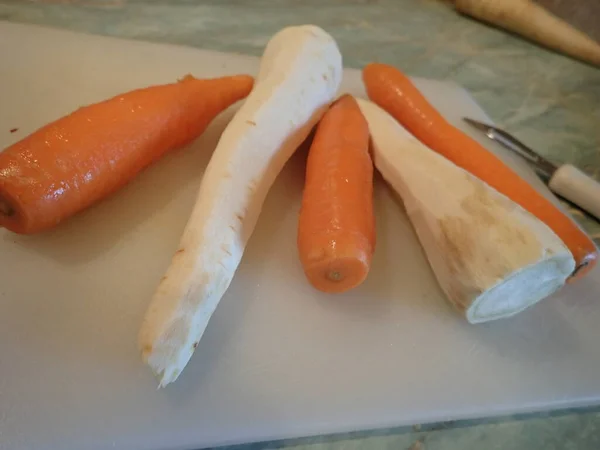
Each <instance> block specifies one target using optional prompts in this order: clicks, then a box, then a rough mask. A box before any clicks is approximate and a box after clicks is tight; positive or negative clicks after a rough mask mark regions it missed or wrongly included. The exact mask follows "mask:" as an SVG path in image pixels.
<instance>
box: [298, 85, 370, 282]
mask: <svg viewBox="0 0 600 450" xmlns="http://www.w3.org/2000/svg"><path fill="white" fill-rule="evenodd" d="M374 249H375V216H374V213H373V162H372V161H371V157H370V155H369V127H368V126H367V122H366V120H365V118H364V117H363V115H362V113H361V112H360V108H359V107H358V104H357V103H356V100H355V99H354V98H353V97H352V96H350V95H344V96H343V97H341V98H340V99H339V100H337V101H336V102H335V103H334V104H333V105H332V106H331V108H330V109H329V110H328V111H327V112H326V113H325V115H324V116H323V118H322V119H321V122H320V123H319V125H318V127H317V133H316V135H315V138H314V140H313V142H312V145H311V147H310V151H309V153H308V161H307V167H306V183H305V186H304V193H303V196H302V208H301V210H300V218H299V221H298V252H299V255H300V260H301V262H302V266H303V267H304V273H305V274H306V277H307V278H308V280H309V281H310V283H311V284H312V285H313V286H314V287H315V288H317V289H319V290H321V291H323V292H330V293H339V292H345V291H347V290H350V289H352V288H355V287H356V286H358V285H360V284H361V283H362V282H363V281H364V280H365V278H366V277H367V275H368V273H369V267H370V265H371V259H372V256H373V251H374Z"/></svg>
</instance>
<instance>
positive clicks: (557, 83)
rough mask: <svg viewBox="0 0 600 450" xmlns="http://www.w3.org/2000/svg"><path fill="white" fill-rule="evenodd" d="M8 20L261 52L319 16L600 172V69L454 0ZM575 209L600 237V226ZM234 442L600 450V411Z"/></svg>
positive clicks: (5, 14) (162, 5)
mask: <svg viewBox="0 0 600 450" xmlns="http://www.w3.org/2000/svg"><path fill="white" fill-rule="evenodd" d="M300 3H301V6H300ZM0 20H9V21H13V22H23V23H35V24H41V25H49V26H54V27H61V28H67V29H71V30H75V31H83V32H88V33H95V34H104V35H111V36H119V37H124V38H133V39H143V40H148V41H156V42H170V43H175V44H184V45H190V46H195V47H202V48H206V49H213V50H221V51H235V52H242V53H247V54H252V55H257V56H259V55H260V54H261V53H262V50H263V48H264V45H265V44H266V42H267V40H268V39H269V37H270V36H271V35H272V34H273V33H274V32H276V31H277V30H278V29H280V28H282V27H283V26H286V25H292V24H301V23H314V24H317V25H319V26H321V27H323V28H324V29H326V30H327V31H328V32H330V33H331V34H332V35H333V36H334V37H335V38H336V39H337V41H338V43H339V45H340V48H341V50H342V52H343V55H344V59H345V65H346V66H347V67H357V68H358V67H361V66H363V65H364V64H366V63H368V62H371V61H380V62H386V63H390V64H394V65H397V66H398V67H401V68H402V69H403V70H404V71H406V72H408V73H410V74H411V75H417V76H423V77H429V78H437V79H447V80H452V81H455V82H457V83H459V84H461V85H463V86H464V87H466V88H467V89H468V90H469V91H470V92H471V94H472V95H473V96H474V97H475V99H476V100H477V102H478V103H479V104H480V105H481V106H482V107H483V108H484V109H485V110H486V111H487V112H488V114H489V115H490V116H491V117H492V118H493V119H494V120H495V121H496V123H497V124H499V125H501V126H503V127H505V128H506V129H507V130H508V131H510V132H512V133H513V134H515V135H517V136H518V137H519V138H521V139H522V140H523V141H525V142H527V143H528V144H530V145H531V147H533V148H534V149H536V150H538V151H539V152H540V153H542V154H543V155H545V156H547V157H548V158H550V159H552V160H554V161H556V162H558V163H560V162H570V163H573V164H575V165H577V166H579V167H580V168H582V169H584V170H585V171H587V172H588V173H589V174H590V175H592V176H594V177H596V178H597V179H600V69H596V68H593V67H590V66H587V65H585V64H583V63H580V62H577V61H574V60H572V59H569V58H567V57H564V56H561V55H558V54H555V53H552V52H550V51H547V50H545V49H542V48H540V47H537V46H535V45H533V44H531V43H528V42H525V41H523V40H520V39H518V38H516V37H514V36H512V35H509V34H507V33H504V32H502V31H499V30H496V29H493V28H490V27H487V26H485V25H482V24H480V23H477V22H474V21H472V20H470V19H467V18H465V17H462V16H459V15H458V14H456V13H455V12H454V11H453V10H452V8H451V7H450V6H449V5H448V3H446V2H442V1H436V0H363V1H358V0H329V1H325V0H322V1H319V0H305V1H303V2H299V1H294V0H270V1H266V0H255V1H243V0H212V1H194V0H170V1H169V0H163V1H161V0H104V1H101V0H79V1H78V0H71V1H69V0H55V1H51V0H50V1H49V0H46V1H28V2H25V1H17V0H12V1H11V0H0ZM574 214H575V216H576V218H577V220H578V221H580V223H581V224H582V225H583V226H584V228H585V229H586V230H587V231H588V232H589V233H590V234H591V235H592V236H593V237H594V238H595V240H596V242H597V243H598V242H600V225H599V224H598V222H596V221H595V220H593V219H591V218H589V217H587V216H585V215H584V214H582V213H581V212H578V211H574ZM599 383H600V377H599ZM0 447H1V442H0ZM233 448H235V449H236V450H258V449H265V448H271V449H273V448H286V449H296V450H317V449H319V450H341V449H344V450H351V449H352V450H354V449H409V448H410V449H412V450H425V449H427V450H442V449H444V450H446V449H447V450H459V449H460V450H465V449H486V450H487V449H494V448H498V449H523V450H525V449H526V450H536V449H544V450H551V449H590V450H592V449H593V450H597V449H600V409H593V410H580V411H561V412H552V413H544V414H535V415H530V416H519V417H510V418H502V419H493V420H480V421H466V422H456V423H452V424H449V423H444V424H437V425H427V426H425V425H424V426H422V427H420V428H419V427H412V428H401V429H393V430H381V431H376V432H358V433H355V434H346V435H339V436H327V437H317V438H310V439H301V440H294V441H289V442H273V443H260V444H249V445H244V446H236V447H232V448H230V449H233Z"/></svg>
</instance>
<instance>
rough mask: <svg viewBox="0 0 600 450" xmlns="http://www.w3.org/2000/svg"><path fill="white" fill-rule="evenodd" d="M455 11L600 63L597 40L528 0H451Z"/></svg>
mask: <svg viewBox="0 0 600 450" xmlns="http://www.w3.org/2000/svg"><path fill="white" fill-rule="evenodd" d="M454 5H455V8H456V9H457V11H460V12H461V13H463V14H468V15H470V16H472V17H474V18H476V19H479V20H481V21H484V22H488V23H491V24H492V25H496V26H498V27H500V28H504V29H506V30H509V31H512V32H513V33H517V34H520V35H521V36H523V37H525V38H527V39H530V40H532V41H535V42H537V43H538V44H541V45H545V46H546V47H549V48H551V49H553V50H556V51H559V52H562V53H565V54H567V55H570V56H572V57H574V58H577V59H580V60H582V61H586V62H589V63H592V64H595V65H597V66H600V44H598V43H597V42H596V41H594V40H593V39H592V38H590V37H589V36H587V35H586V34H585V33H582V32H581V31H579V30H577V29H576V28H574V27H573V26H571V25H570V24H568V23H567V22H565V21H563V20H561V19H560V18H558V17H556V16H555V15H554V14H552V13H550V12H549V11H547V10H546V9H544V8H543V7H542V6H540V5H538V4H536V3H535V2H533V1H531V0H454Z"/></svg>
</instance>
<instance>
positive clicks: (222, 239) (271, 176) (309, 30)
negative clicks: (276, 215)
mask: <svg viewBox="0 0 600 450" xmlns="http://www.w3.org/2000/svg"><path fill="white" fill-rule="evenodd" d="M341 77H342V57H341V54H340V52H339V50H338V47H337V45H336V43H335V41H334V40H333V38H332V37H331V36H329V35H328V34H327V33H326V32H325V31H323V30H322V29H320V28H318V27H315V26H310V25H307V26H299V27H289V28H285V29H283V30H282V31H280V32H278V33H277V34H276V35H275V36H274V37H273V38H271V40H270V41H269V43H268V44H267V47H266V49H265V52H264V54H263V57H262V60H261V67H260V71H259V74H258V77H257V79H256V83H255V86H254V89H253V91H252V92H251V93H250V95H249V96H248V98H247V99H246V101H245V102H244V104H243V105H242V107H241V108H240V109H239V110H238V112H237V113H236V115H235V116H234V117H233V119H232V120H231V122H230V123H229V124H228V126H227V127H226V129H225V131H224V132H223V135H222V136H221V139H220V140H219V143H218V145H217V148H216V149H215V151H214V154H213V156H212V158H211V160H210V162H209V164H208V167H207V169H206V172H205V173H204V178H203V179H202V183H201V185H200V190H199V192H198V197H197V200H196V203H195V205H194V209H193V211H192V214H191V216H190V218H189V221H188V223H187V225H186V228H185V230H184V232H183V236H182V238H181V242H180V246H179V250H177V251H176V252H175V255H174V256H173V259H172V262H171V265H170V267H169V268H168V270H167V272H166V274H165V276H164V277H163V279H162V280H161V282H160V284H159V286H158V289H157V291H156V293H155V295H154V298H153V299H152V302H151V304H150V306H149V309H148V311H147V313H146V317H145V319H144V322H143V324H142V327H141V330H140V335H139V345H140V348H141V351H142V357H143V359H144V361H145V362H146V363H147V364H148V365H149V366H150V368H151V369H152V371H153V372H154V374H155V375H156V376H157V377H158V378H159V380H160V386H165V385H167V384H169V383H171V382H173V381H175V380H176V379H177V377H178V376H179V374H180V373H181V371H182V370H183V369H184V368H185V366H186V365H187V363H188V361H189V360H190V358H191V356H192V354H193V352H194V350H195V348H196V346H197V345H198V341H199V340H200V338H201V337H202V334H203V333H204V330H205V329H206V326H207V324H208V321H209V319H210V317H211V315H212V314H213V312H214V311H215V309H216V307H217V305H218V303H219V301H220V300H221V297H222V296H223V294H224V293H225V291H226V290H227V288H228V287H229V284H230V283H231V280H232V278H233V275H234V273H235V271H236V269H237V267H238V265H239V263H240V261H241V259H242V254H243V252H244V249H245V247H246V244H247V242H248V239H249V238H250V235H251V234H252V232H253V230H254V227H255V225H256V222H257V219H258V216H259V214H260V211H261V208H262V205H263V202H264V200H265V197H266V195H267V193H268V191H269V189H270V187H271V185H272V184H273V182H274V181H275V178H276V177H277V175H278V174H279V172H280V171H281V169H282V168H283V166H284V164H285V163H286V161H287V160H288V159H289V158H290V157H291V156H292V154H293V153H294V151H295V150H296V149H297V148H298V146H299V145H300V144H301V143H302V141H304V140H305V139H306V137H307V136H308V134H309V133H310V131H311V129H312V128H313V126H314V125H315V124H316V123H317V122H318V121H319V119H320V118H321V116H322V115H323V113H324V112H325V110H326V109H327V108H328V106H329V104H330V103H331V102H332V101H333V100H334V99H335V96H336V93H337V90H338V88H339V84H340V81H341Z"/></svg>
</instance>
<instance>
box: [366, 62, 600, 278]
mask: <svg viewBox="0 0 600 450" xmlns="http://www.w3.org/2000/svg"><path fill="white" fill-rule="evenodd" d="M363 81H364V83H365V87H366V89H367V94H368V96H369V98H370V99H371V100H372V101H373V102H375V103H377V104H378V105H379V106H380V107H381V108H383V109H385V110H386V111H387V112H388V113H389V114H390V115H392V116H393V117H394V118H395V119H396V120H397V121H398V122H400V123H401V124H402V125H403V126H404V127H405V128H406V129H407V130H408V131H410V132H411V133H412V134H413V135H414V136H415V137H416V138H417V139H419V140H420V141H421V142H423V143H424V144H425V145H426V146H428V147H429V148H431V149H432V150H434V151H436V152H438V153H440V154H441V155H442V156H444V157H446V158H447V159H449V160H450V161H452V162H453V163H454V164H456V165H457V166H459V167H462V168H463V169H465V170H466V171H468V172H470V173H472V174H473V175H475V176H476V177H478V178H480V179H481V180H483V181H485V182H486V183H487V184H489V185H490V186H491V187H493V188H494V189H496V190H497V191H498V192H500V193H502V194H504V195H506V196H507V197H508V198H510V199H511V200H513V201H514V202H516V203H518V204H519V205H521V206H522V207H523V208H524V209H526V210H527V211H529V212H530V213H532V214H533V215H535V216H536V217H537V218H538V219H540V220H542V221H543V222H544V223H546V224H547V225H548V226H549V227H550V228H551V229H552V230H553V231H554V232H555V233H556V234H557V235H558V237H560V238H561V239H562V240H563V242H564V243H565V245H566V246H567V247H568V248H569V250H570V251H571V252H572V253H573V257H574V258H575V263H576V268H575V271H574V272H573V274H572V275H571V278H570V279H569V280H570V281H572V280H574V279H576V278H580V277H581V276H583V275H584V274H585V273H587V272H589V271H590V270H591V269H592V267H594V266H595V265H596V263H597V259H598V250H597V249H596V246H595V245H594V242H593V241H592V240H591V239H590V238H589V237H588V236H587V235H586V234H585V233H584V232H583V231H582V230H581V228H579V226H578V225H577V224H576V223H575V221H574V220H573V219H571V218H570V217H569V216H567V215H566V214H565V213H563V212H562V211H561V210H560V209H559V208H558V207H556V206H555V205H554V204H553V203H552V202H551V201H550V200H548V199H547V198H545V197H544V196H543V195H542V194H540V193H539V192H538V191H536V190H535V188H534V187H533V186H531V185H530V184H529V183H527V182H526V181H525V180H524V179H522V178H521V177H520V176H519V175H517V173H516V172H514V171H513V170H512V169H511V168H509V167H508V166H507V165H506V164H504V163H503V162H502V160H500V159H499V158H498V157H496V156H495V155H494V154H493V153H492V152H490V151H488V150H487V149H485V148H484V147H483V146H481V145H480V144H479V143H478V142H477V141H475V140H474V139H471V137H469V136H468V135H466V134H465V133H463V132H462V131H460V130H459V129H458V128H456V127H454V126H452V125H451V124H449V123H448V122H447V121H446V119H444V117H442V115H441V114H440V113H439V112H438V111H437V110H436V109H435V108H434V107H433V106H432V105H431V104H430V103H429V102H428V101H427V99H426V98H425V97H424V96H423V94H421V92H420V91H419V90H418V89H417V88H416V86H415V85H414V84H413V83H412V82H411V81H410V79H409V78H408V77H407V76H406V75H404V74H403V73H402V72H400V71H399V70H398V69H396V68H394V67H392V66H388V65H385V64H369V65H367V66H366V67H365V68H364V69H363Z"/></svg>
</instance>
